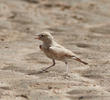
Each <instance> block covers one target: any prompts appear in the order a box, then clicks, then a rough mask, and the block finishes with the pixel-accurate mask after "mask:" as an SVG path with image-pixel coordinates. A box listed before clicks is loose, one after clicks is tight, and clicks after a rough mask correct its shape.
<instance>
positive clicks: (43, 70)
mask: <svg viewBox="0 0 110 100" xmlns="http://www.w3.org/2000/svg"><path fill="white" fill-rule="evenodd" d="M52 61H53V64H52V65H51V66H49V67H47V68H45V69H44V70H42V71H46V70H48V69H49V68H51V67H53V66H55V60H54V59H52Z"/></svg>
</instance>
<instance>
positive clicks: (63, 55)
mask: <svg viewBox="0 0 110 100" xmlns="http://www.w3.org/2000/svg"><path fill="white" fill-rule="evenodd" d="M35 39H39V40H41V41H42V42H43V44H42V45H40V46H39V48H40V49H41V50H42V51H43V52H44V53H45V55H46V56H47V57H48V58H50V59H52V61H53V64H52V65H51V66H49V67H47V68H46V69H44V70H43V71H46V70H47V69H49V68H51V67H53V66H55V60H60V61H63V62H64V63H65V64H66V72H67V73H68V60H69V59H74V60H76V61H79V62H81V63H83V64H85V65H87V64H88V63H86V62H84V61H82V60H81V59H79V58H78V57H76V56H75V54H74V53H73V52H72V51H70V50H68V49H66V48H64V47H63V46H61V45H60V44H58V43H57V42H56V41H55V39H54V37H53V36H52V35H51V33H50V32H42V33H41V34H39V35H37V37H36V38H35Z"/></svg>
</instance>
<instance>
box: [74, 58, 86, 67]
mask: <svg viewBox="0 0 110 100" xmlns="http://www.w3.org/2000/svg"><path fill="white" fill-rule="evenodd" d="M73 58H74V57H73ZM75 60H76V61H79V62H81V63H83V64H85V65H88V63H87V62H84V61H82V60H81V59H79V58H77V57H75Z"/></svg>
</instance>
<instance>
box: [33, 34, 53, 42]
mask: <svg viewBox="0 0 110 100" xmlns="http://www.w3.org/2000/svg"><path fill="white" fill-rule="evenodd" d="M35 39H39V40H41V41H43V42H52V41H53V36H52V35H51V33H50V32H42V33H41V34H39V35H37V38H35Z"/></svg>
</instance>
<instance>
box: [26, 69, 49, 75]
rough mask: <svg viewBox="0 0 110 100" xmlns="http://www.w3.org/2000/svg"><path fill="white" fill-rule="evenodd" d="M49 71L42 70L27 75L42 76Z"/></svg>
mask: <svg viewBox="0 0 110 100" xmlns="http://www.w3.org/2000/svg"><path fill="white" fill-rule="evenodd" d="M47 72H49V71H44V70H40V71H32V72H29V73H27V75H37V74H42V73H47Z"/></svg>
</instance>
